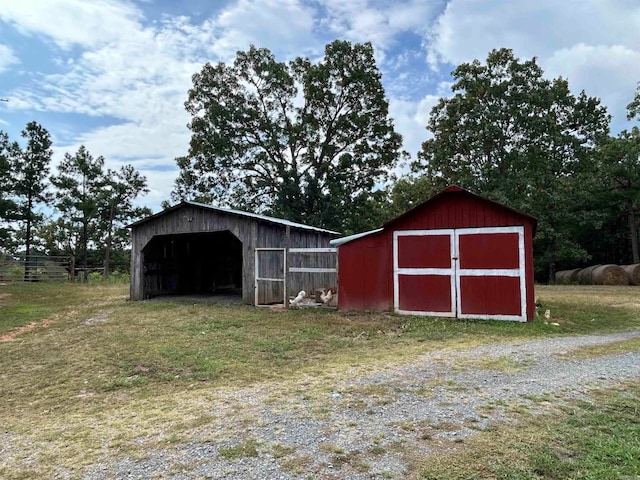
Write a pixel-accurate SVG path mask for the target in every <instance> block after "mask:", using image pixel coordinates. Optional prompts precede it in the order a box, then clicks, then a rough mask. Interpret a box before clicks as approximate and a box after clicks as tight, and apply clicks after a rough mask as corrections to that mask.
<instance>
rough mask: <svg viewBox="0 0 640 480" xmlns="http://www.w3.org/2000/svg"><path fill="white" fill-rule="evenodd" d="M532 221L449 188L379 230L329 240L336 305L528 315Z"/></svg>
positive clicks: (439, 313) (502, 317)
mask: <svg viewBox="0 0 640 480" xmlns="http://www.w3.org/2000/svg"><path fill="white" fill-rule="evenodd" d="M535 228H536V219H535V218H534V217H532V216H530V215H527V214H526V213H523V212H520V211H517V210H514V209H512V208H509V207H507V206H505V205H502V204H499V203H497V202H494V201H492V200H489V199H487V198H484V197H481V196H479V195H475V194H473V193H471V192H469V191H466V190H464V189H462V188H459V187H455V186H454V187H449V188H447V189H445V190H443V191H442V192H440V193H438V194H437V195H435V196H433V197H432V198H430V199H429V200H427V201H426V202H424V203H422V204H420V205H418V206H416V207H415V208H413V209H411V210H409V211H408V212H405V213H404V214H402V215H400V216H399V217H396V218H395V219H393V220H391V221H389V222H387V223H386V224H384V225H383V227H382V228H379V229H377V230H373V231H370V232H364V233H361V234H358V235H352V236H350V237H344V238H340V239H336V240H333V241H332V242H331V244H332V245H333V246H335V247H337V248H338V264H339V273H338V293H339V294H338V308H339V309H341V310H374V311H385V310H387V311H395V312H396V313H400V314H411V315H426V316H438V317H454V318H480V319H489V318H491V319H500V320H516V321H527V320H531V319H532V318H533V315H534V312H535V304H534V303H535V299H534V298H535V297H534V279H533V250H532V242H533V236H534V234H535Z"/></svg>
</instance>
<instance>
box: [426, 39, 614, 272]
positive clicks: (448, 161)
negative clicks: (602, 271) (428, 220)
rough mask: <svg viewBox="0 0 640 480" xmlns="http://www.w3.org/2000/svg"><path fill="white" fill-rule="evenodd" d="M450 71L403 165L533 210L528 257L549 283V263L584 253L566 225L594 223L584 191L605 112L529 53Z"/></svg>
mask: <svg viewBox="0 0 640 480" xmlns="http://www.w3.org/2000/svg"><path fill="white" fill-rule="evenodd" d="M452 76H453V79H454V83H453V86H452V91H453V93H454V95H453V96H452V97H450V98H443V99H441V100H440V101H439V102H438V104H437V105H436V106H435V107H434V108H433V110H432V112H431V116H430V119H429V123H428V126H427V128H428V130H430V131H431V132H432V133H433V137H432V138H430V139H429V140H427V141H426V142H424V143H423V145H422V150H421V152H420V153H419V158H418V161H416V162H414V164H413V170H414V172H416V173H422V174H425V175H428V176H431V177H432V178H433V179H435V181H437V182H439V183H440V184H441V185H444V184H451V183H455V184H458V185H460V186H462V187H466V188H470V189H472V190H473V191H475V192H477V193H480V194H483V195H486V196H488V197H490V198H493V199H495V200H498V201H502V202H505V203H507V204H508V205H510V206H512V207H514V208H519V209H522V210H524V211H526V212H528V213H531V214H533V215H535V216H536V217H538V221H539V224H538V234H537V236H536V240H535V254H536V260H537V263H538V265H542V264H544V265H546V269H547V272H548V278H549V279H550V281H553V279H554V276H555V269H556V266H557V265H558V263H563V262H564V263H567V264H571V263H573V262H578V261H582V260H585V259H586V258H587V256H588V254H587V252H586V251H585V249H584V248H582V247H581V246H580V245H579V244H578V243H577V242H576V241H575V233H576V231H577V230H581V229H584V228H585V227H587V226H591V227H593V226H595V225H597V223H598V222H599V221H600V212H599V211H598V210H597V208H595V207H594V206H593V203H592V202H591V200H592V199H591V198H589V191H590V188H591V187H592V186H593V182H594V181H595V180H594V178H595V177H594V173H595V171H596V170H595V169H596V166H595V161H594V157H593V147H594V145H595V144H596V142H597V141H598V140H599V139H601V138H605V137H606V135H607V134H608V129H609V116H608V115H607V113H606V110H605V108H604V107H603V106H601V105H600V101H599V100H598V99H596V98H592V97H588V96H587V95H586V94H585V93H584V92H582V93H580V94H579V95H577V96H574V95H573V94H571V92H570V90H569V85H568V82H567V81H566V80H565V79H562V78H557V79H553V80H548V79H546V78H545V77H544V72H543V71H542V69H541V68H540V66H539V65H538V64H537V62H536V59H535V58H533V59H531V60H527V61H524V62H521V61H520V60H519V59H518V58H516V57H515V56H514V54H513V52H512V51H511V50H509V49H501V50H493V51H492V52H490V53H489V55H488V57H487V61H486V63H485V64H482V63H481V62H480V61H478V60H475V61H473V62H472V63H465V64H462V65H460V66H458V67H457V68H456V69H455V70H454V71H453V73H452Z"/></svg>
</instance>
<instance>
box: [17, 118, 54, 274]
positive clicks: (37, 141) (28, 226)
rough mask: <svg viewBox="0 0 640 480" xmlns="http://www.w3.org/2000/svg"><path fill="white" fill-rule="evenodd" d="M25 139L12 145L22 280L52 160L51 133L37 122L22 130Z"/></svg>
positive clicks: (49, 196) (28, 259) (47, 194)
mask: <svg viewBox="0 0 640 480" xmlns="http://www.w3.org/2000/svg"><path fill="white" fill-rule="evenodd" d="M21 135H22V137H23V138H25V139H26V145H25V146H24V147H23V148H20V147H19V146H15V147H14V148H12V149H11V150H12V155H11V160H10V164H11V176H12V178H13V195H14V199H15V201H16V205H17V214H16V219H17V220H19V221H21V222H22V223H23V224H24V242H25V260H26V266H25V272H24V275H25V280H30V279H31V278H30V273H29V261H30V255H31V245H32V243H33V232H34V230H33V228H34V226H37V224H38V222H40V221H41V220H42V215H41V214H40V213H38V211H37V210H36V209H37V206H38V205H39V204H42V203H47V202H49V201H50V200H51V195H50V194H49V192H48V188H49V182H48V181H47V175H48V174H49V164H50V163H51V155H52V153H53V151H52V150H51V136H50V135H49V132H48V131H47V130H46V129H45V128H44V127H42V126H41V125H39V124H38V123H36V122H29V123H28V124H27V126H26V127H25V129H24V130H23V131H22V133H21Z"/></svg>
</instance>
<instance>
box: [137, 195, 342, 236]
mask: <svg viewBox="0 0 640 480" xmlns="http://www.w3.org/2000/svg"><path fill="white" fill-rule="evenodd" d="M185 205H191V206H192V207H198V208H203V209H207V210H213V211H216V212H222V213H228V214H231V215H237V216H240V217H247V218H254V219H256V220H261V221H264V222H269V223H275V224H278V225H284V226H286V227H292V228H299V229H301V230H313V231H316V232H321V233H330V234H332V235H341V233H340V232H334V231H333V230H327V229H324V228H319V227H312V226H310V225H304V224H303V223H296V222H292V221H290V220H285V219H283V218H276V217H269V216H267V215H260V214H257V213H251V212H244V211H242V210H234V209H232V208H223V207H214V206H213V205H207V204H206V203H199V202H192V201H187V200H185V201H183V202H180V203H178V204H177V205H173V206H172V207H169V208H166V209H164V210H162V211H161V212H158V213H154V214H153V215H150V216H148V217H145V218H143V219H141V220H138V221H137V222H134V223H132V224H131V225H128V227H129V228H131V227H136V226H138V225H140V224H142V223H146V222H148V221H150V220H153V219H154V218H157V217H159V216H161V215H164V214H166V213H168V212H170V211H173V210H177V209H178V208H180V207H182V206H185Z"/></svg>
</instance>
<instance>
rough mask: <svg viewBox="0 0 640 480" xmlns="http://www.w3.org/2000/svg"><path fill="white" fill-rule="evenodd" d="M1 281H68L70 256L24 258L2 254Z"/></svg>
mask: <svg viewBox="0 0 640 480" xmlns="http://www.w3.org/2000/svg"><path fill="white" fill-rule="evenodd" d="M0 281H12V282H23V281H24V282H68V281H69V257H58V256H49V255H31V256H29V261H28V262H27V261H25V259H24V258H17V257H12V256H10V255H0Z"/></svg>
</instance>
